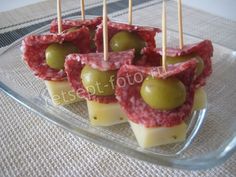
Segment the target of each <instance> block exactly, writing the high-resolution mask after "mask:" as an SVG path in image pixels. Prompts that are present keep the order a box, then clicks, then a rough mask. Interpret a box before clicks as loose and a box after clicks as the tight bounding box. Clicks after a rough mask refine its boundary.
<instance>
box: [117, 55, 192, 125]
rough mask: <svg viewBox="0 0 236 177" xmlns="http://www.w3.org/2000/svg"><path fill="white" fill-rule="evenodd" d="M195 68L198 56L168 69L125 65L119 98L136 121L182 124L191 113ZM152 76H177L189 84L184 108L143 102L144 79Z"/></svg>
mask: <svg viewBox="0 0 236 177" xmlns="http://www.w3.org/2000/svg"><path fill="white" fill-rule="evenodd" d="M195 68H196V60H195V59H193V60H189V61H187V62H184V63H181V64H176V65H169V66H168V69H167V71H166V72H164V71H163V70H162V67H142V66H134V65H124V66H122V67H121V69H120V70H119V72H118V76H117V86H116V98H117V100H118V102H119V103H120V104H121V106H122V108H123V109H124V111H125V112H126V114H127V115H128V118H129V119H130V120H131V121H132V122H135V123H138V124H142V125H144V126H145V127H158V126H165V127H171V126H174V125H178V124H180V123H181V122H182V121H183V120H185V119H186V118H187V117H188V116H189V114H190V113H191V109H192V105H193V98H194V88H193V87H192V81H193V77H194V69H195ZM149 75H151V76H153V77H155V78H159V79H165V78H169V77H176V78H178V79H179V80H181V81H182V82H183V84H184V85H185V86H186V92H187V95H186V98H187V99H186V101H185V103H184V104H183V105H182V106H181V107H178V108H176V109H173V110H168V111H161V110H157V109H153V108H151V107H150V106H149V105H148V104H146V103H145V102H144V101H143V99H142V97H141V94H140V90H141V85H142V82H143V81H144V79H145V78H146V77H147V76H149Z"/></svg>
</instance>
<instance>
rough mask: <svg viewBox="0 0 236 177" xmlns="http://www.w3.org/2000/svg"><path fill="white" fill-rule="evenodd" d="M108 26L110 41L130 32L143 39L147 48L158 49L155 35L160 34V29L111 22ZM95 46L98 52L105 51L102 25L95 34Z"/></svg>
mask: <svg viewBox="0 0 236 177" xmlns="http://www.w3.org/2000/svg"><path fill="white" fill-rule="evenodd" d="M107 26H108V40H109V41H110V40H111V38H112V37H113V36H114V35H115V34H116V33H118V32H120V31H129V32H134V33H136V34H137V35H139V36H140V37H141V39H143V40H144V41H145V42H146V47H152V48H155V47H156V42H155V35H156V33H158V32H160V31H161V30H160V29H159V28H151V27H142V26H136V25H128V24H123V23H117V22H111V21H109V22H108V23H107ZM95 45H96V47H97V51H98V52H102V51H103V29H102V24H101V25H99V26H98V29H97V31H96V34H95Z"/></svg>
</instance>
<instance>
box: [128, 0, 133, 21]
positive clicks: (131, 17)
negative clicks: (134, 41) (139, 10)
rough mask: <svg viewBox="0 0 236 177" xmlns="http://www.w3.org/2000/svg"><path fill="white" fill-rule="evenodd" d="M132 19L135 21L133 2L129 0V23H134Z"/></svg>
mask: <svg viewBox="0 0 236 177" xmlns="http://www.w3.org/2000/svg"><path fill="white" fill-rule="evenodd" d="M132 21H133V3H132V0H129V18H128V23H129V25H132Z"/></svg>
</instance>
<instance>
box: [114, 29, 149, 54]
mask: <svg viewBox="0 0 236 177" xmlns="http://www.w3.org/2000/svg"><path fill="white" fill-rule="evenodd" d="M110 47H111V49H112V51H114V52H118V51H124V50H128V49H135V54H140V51H141V49H142V48H144V47H145V42H144V41H143V40H142V39H141V38H140V37H139V36H138V35H137V34H135V33H132V32H128V31H121V32H118V33H116V34H115V35H114V36H113V37H112V38H111V40H110Z"/></svg>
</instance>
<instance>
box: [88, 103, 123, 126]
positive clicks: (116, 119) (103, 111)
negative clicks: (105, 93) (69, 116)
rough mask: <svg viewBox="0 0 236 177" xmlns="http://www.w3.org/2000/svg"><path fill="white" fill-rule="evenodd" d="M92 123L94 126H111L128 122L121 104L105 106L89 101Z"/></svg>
mask: <svg viewBox="0 0 236 177" xmlns="http://www.w3.org/2000/svg"><path fill="white" fill-rule="evenodd" d="M87 106H88V113H89V119H90V123H91V124H92V125H93V126H111V125H115V124H120V123H124V122H127V116H126V115H125V113H124V112H123V110H122V109H121V106H120V104H119V103H109V104H103V103H98V102H95V101H87Z"/></svg>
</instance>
